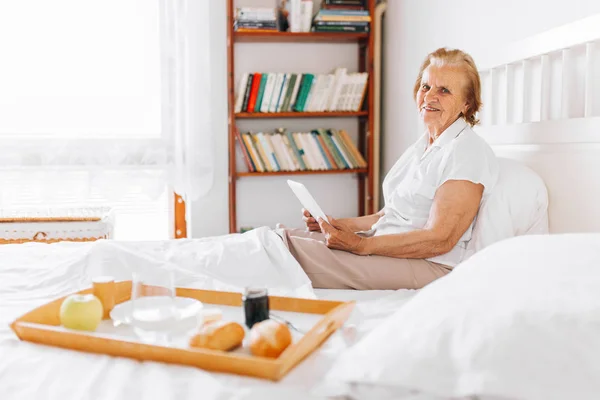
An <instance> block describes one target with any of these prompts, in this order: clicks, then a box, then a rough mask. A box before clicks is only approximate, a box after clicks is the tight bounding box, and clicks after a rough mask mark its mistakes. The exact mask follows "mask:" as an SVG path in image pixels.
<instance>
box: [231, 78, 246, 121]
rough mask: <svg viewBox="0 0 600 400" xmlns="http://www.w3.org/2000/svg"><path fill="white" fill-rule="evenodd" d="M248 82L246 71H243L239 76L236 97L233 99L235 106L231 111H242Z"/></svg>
mask: <svg viewBox="0 0 600 400" xmlns="http://www.w3.org/2000/svg"><path fill="white" fill-rule="evenodd" d="M247 84H248V73H247V72H244V73H243V74H242V77H241V78H240V83H239V86H238V91H237V98H236V99H235V107H234V109H233V112H235V113H239V112H240V111H242V105H243V104H244V94H245V92H246V85H247Z"/></svg>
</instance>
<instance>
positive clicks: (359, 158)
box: [338, 129, 367, 168]
mask: <svg viewBox="0 0 600 400" xmlns="http://www.w3.org/2000/svg"><path fill="white" fill-rule="evenodd" d="M338 134H339V136H340V137H341V138H342V140H344V142H345V143H346V147H348V148H349V149H350V151H351V152H352V155H353V156H354V159H355V160H356V163H357V164H358V166H359V167H360V168H366V167H367V162H366V161H365V159H364V157H363V156H362V154H360V151H358V148H357V147H356V146H355V145H354V143H353V142H352V140H351V139H350V136H349V135H348V133H346V131H345V130H343V129H340V130H339V131H338Z"/></svg>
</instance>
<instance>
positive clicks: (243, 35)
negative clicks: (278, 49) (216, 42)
mask: <svg viewBox="0 0 600 400" xmlns="http://www.w3.org/2000/svg"><path fill="white" fill-rule="evenodd" d="M368 38H369V33H351V32H350V33H348V32H237V31H234V32H233V39H234V41H235V42H313V43H314V42H323V43H331V42H358V41H361V40H367V39H368Z"/></svg>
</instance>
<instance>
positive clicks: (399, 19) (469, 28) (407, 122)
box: [383, 0, 600, 171]
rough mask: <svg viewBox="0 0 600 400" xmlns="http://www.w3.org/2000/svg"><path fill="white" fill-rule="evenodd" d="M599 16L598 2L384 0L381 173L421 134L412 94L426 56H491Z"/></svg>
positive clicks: (587, 0) (571, 0)
mask: <svg viewBox="0 0 600 400" xmlns="http://www.w3.org/2000/svg"><path fill="white" fill-rule="evenodd" d="M598 12H600V1H598V0H568V1H565V0H553V1H548V0H503V1H498V2H492V1H481V0H452V1H447V0H429V1H426V2H424V1H409V0H388V9H387V14H386V21H387V23H386V27H385V28H386V29H385V33H384V35H385V39H386V48H385V49H384V51H385V65H384V68H385V72H384V74H385V78H386V80H385V83H384V85H385V100H384V104H385V115H386V118H385V121H384V122H383V129H384V135H385V138H384V140H385V148H384V149H383V157H384V170H386V171H387V170H388V169H389V168H390V167H391V166H392V165H393V163H394V162H395V161H396V159H397V158H398V157H399V156H400V155H401V154H402V152H403V151H404V150H406V148H407V147H408V146H409V145H410V144H412V143H413V142H414V141H415V140H416V138H417V136H418V134H419V132H418V129H419V128H418V118H417V112H416V109H415V105H414V101H413V99H412V88H413V85H414V80H415V78H416V76H417V73H418V69H419V67H420V65H421V63H422V61H423V59H424V58H425V56H426V55H427V54H428V53H430V52H432V51H433V50H435V49H437V48H439V47H451V48H460V49H462V50H464V51H466V52H467V53H472V54H473V55H475V54H481V52H482V51H494V49H495V48H496V47H498V46H500V45H504V44H507V43H510V42H513V41H516V40H519V39H523V38H525V37H527V36H531V35H534V34H536V33H540V32H542V31H545V30H548V29H551V28H553V27H557V26H560V25H563V24H566V23H569V22H572V21H575V20H577V19H579V18H583V17H585V16H587V15H590V14H595V13H598ZM475 63H477V59H476V58H475Z"/></svg>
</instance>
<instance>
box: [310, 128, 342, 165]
mask: <svg viewBox="0 0 600 400" xmlns="http://www.w3.org/2000/svg"><path fill="white" fill-rule="evenodd" d="M314 133H315V135H316V138H317V140H319V145H320V146H321V148H322V149H323V152H324V153H325V158H326V159H327V164H329V169H338V166H337V163H336V162H335V159H334V158H333V155H332V154H331V152H330V151H329V147H327V144H326V143H325V140H324V139H323V136H322V135H321V129H317V130H315V131H314Z"/></svg>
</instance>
